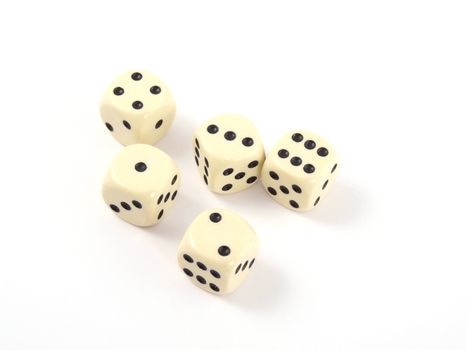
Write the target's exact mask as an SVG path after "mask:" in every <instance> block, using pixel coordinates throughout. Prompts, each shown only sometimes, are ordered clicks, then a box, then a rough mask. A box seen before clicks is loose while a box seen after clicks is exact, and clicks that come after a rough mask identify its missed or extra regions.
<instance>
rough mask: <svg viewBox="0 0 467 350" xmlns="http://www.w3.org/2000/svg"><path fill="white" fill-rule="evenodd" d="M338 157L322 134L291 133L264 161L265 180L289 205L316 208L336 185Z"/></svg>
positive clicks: (272, 192)
mask: <svg viewBox="0 0 467 350" xmlns="http://www.w3.org/2000/svg"><path fill="white" fill-rule="evenodd" d="M337 164H338V160H337V155H336V152H335V150H334V148H333V147H332V146H331V145H330V144H329V143H328V142H327V141H326V140H325V139H323V138H322V137H320V136H319V135H317V134H315V133H312V132H309V131H304V130H297V131H293V132H290V133H287V134H286V135H285V136H284V137H282V138H281V140H280V141H279V142H278V143H277V144H276V146H275V147H274V148H273V149H272V150H271V152H270V154H269V155H268V157H267V159H266V162H265V163H264V166H263V170H262V174H261V182H262V184H263V187H264V188H265V190H266V192H267V193H268V194H269V195H270V196H271V197H272V198H273V199H274V200H275V201H277V202H278V203H280V204H281V205H283V206H284V207H286V208H289V209H292V210H297V211H305V210H310V209H312V208H314V207H315V206H316V205H318V203H320V202H321V200H322V198H323V197H324V196H325V194H326V193H327V192H328V191H329V189H330V187H332V186H331V185H332V182H333V181H334V179H335V176H336V173H337V171H336V169H337V166H338V165H337Z"/></svg>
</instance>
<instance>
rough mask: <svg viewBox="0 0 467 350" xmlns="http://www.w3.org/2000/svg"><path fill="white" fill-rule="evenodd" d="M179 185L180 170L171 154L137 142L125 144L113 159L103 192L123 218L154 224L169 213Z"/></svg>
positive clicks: (134, 222)
mask: <svg viewBox="0 0 467 350" xmlns="http://www.w3.org/2000/svg"><path fill="white" fill-rule="evenodd" d="M179 186H180V172H179V170H178V167H177V165H176V164H175V162H174V161H173V160H172V159H171V158H170V157H169V156H168V155H167V154H165V153H164V152H162V151H161V150H159V149H157V148H155V147H153V146H150V145H144V144H136V145H130V146H127V147H125V148H123V149H122V150H121V151H120V153H119V154H118V155H117V157H115V159H114V160H113V162H112V163H111V165H110V167H109V170H108V172H107V175H106V177H105V179H104V183H103V186H102V196H103V197H104V201H105V202H106V203H107V205H108V206H109V208H110V209H111V210H112V211H113V212H114V213H115V214H116V215H117V216H118V217H120V218H121V219H122V220H125V221H127V222H129V223H130V224H133V225H137V226H151V225H154V224H156V223H158V222H159V221H160V220H162V219H163V218H164V217H166V216H167V213H168V212H169V210H170V209H171V207H172V204H173V202H174V200H175V198H176V197H177V194H178V188H179Z"/></svg>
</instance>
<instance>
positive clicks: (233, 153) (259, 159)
mask: <svg viewBox="0 0 467 350" xmlns="http://www.w3.org/2000/svg"><path fill="white" fill-rule="evenodd" d="M193 150H194V156H195V162H196V165H197V166H198V170H199V173H200V175H201V177H202V178H203V181H204V182H205V183H206V185H207V186H208V188H209V189H210V190H211V191H213V192H216V193H220V194H229V193H235V192H239V191H242V190H244V189H246V188H248V187H250V186H251V185H253V184H254V183H255V182H256V181H257V180H258V178H259V174H260V172H261V167H262V165H263V162H264V147H263V143H262V141H261V137H260V135H259V132H258V130H257V129H256V127H255V126H254V124H253V123H252V122H251V121H250V120H248V119H247V118H245V117H242V116H240V115H236V114H225V115H221V116H218V117H215V118H212V119H210V120H208V121H207V122H205V123H204V124H203V125H201V126H200V127H199V128H198V129H197V131H196V133H195V135H194V137H193Z"/></svg>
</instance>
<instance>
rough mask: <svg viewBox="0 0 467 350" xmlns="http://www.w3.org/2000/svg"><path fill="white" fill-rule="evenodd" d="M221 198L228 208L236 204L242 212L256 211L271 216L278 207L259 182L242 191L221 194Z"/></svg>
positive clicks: (258, 213)
mask: <svg viewBox="0 0 467 350" xmlns="http://www.w3.org/2000/svg"><path fill="white" fill-rule="evenodd" d="M219 200H220V201H221V202H222V203H223V204H224V203H225V207H227V208H229V207H230V206H234V207H236V208H241V210H242V212H245V213H250V212H254V213H255V214H257V215H266V216H270V215H271V212H272V211H273V210H274V208H277V206H276V203H275V202H274V201H273V200H272V199H271V198H269V196H268V194H267V193H266V192H265V191H264V189H263V187H262V186H261V184H260V183H259V182H257V183H255V184H254V185H253V186H251V187H250V188H247V189H246V190H243V191H241V192H237V193H234V194H227V195H219Z"/></svg>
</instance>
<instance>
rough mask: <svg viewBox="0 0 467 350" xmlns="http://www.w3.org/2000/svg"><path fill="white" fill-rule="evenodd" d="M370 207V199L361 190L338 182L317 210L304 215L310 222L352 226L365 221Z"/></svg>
mask: <svg viewBox="0 0 467 350" xmlns="http://www.w3.org/2000/svg"><path fill="white" fill-rule="evenodd" d="M369 208H370V206H369V203H368V197H367V196H366V195H365V193H364V192H362V191H361V190H360V189H359V188H357V187H355V186H352V185H350V184H347V183H345V182H341V181H336V182H335V183H334V187H333V188H332V189H331V190H330V191H329V193H328V195H327V196H326V197H325V198H324V200H323V201H322V203H320V204H319V205H318V206H317V207H316V208H314V209H313V210H311V211H310V212H307V213H304V214H302V215H305V216H306V217H308V218H309V219H310V220H313V221H316V222H318V223H322V224H326V225H346V226H347V225H351V224H355V223H357V222H358V221H359V220H361V219H363V218H364V217H365V215H366V214H367V213H368V210H369Z"/></svg>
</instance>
